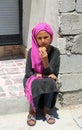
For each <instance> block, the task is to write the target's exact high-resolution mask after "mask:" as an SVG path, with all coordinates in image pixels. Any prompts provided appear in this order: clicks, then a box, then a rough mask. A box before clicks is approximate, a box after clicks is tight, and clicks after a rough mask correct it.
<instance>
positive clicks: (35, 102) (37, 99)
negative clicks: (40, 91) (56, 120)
mask: <svg viewBox="0 0 82 130" xmlns="http://www.w3.org/2000/svg"><path fill="white" fill-rule="evenodd" d="M40 96H41V95H39V96H37V97H35V98H34V99H33V100H34V105H35V108H36V109H37V108H38V103H39V99H40Z"/></svg>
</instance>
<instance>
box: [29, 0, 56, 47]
mask: <svg viewBox="0 0 82 130" xmlns="http://www.w3.org/2000/svg"><path fill="white" fill-rule="evenodd" d="M57 11H58V10H57V0H52V1H50V0H32V4H31V14H30V23H29V34H28V41H27V49H29V48H30V47H31V30H32V28H33V27H34V26H35V25H36V24H37V23H39V22H47V23H49V24H50V25H51V26H52V28H53V30H54V33H55V37H54V43H53V44H54V45H56V43H57V42H56V41H57V30H58V26H57V23H58V22H57V16H58V15H57V13H58V12H57Z"/></svg>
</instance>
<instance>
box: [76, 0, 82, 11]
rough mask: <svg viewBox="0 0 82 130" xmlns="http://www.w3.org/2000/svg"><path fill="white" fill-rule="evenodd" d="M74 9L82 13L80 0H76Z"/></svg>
mask: <svg viewBox="0 0 82 130" xmlns="http://www.w3.org/2000/svg"><path fill="white" fill-rule="evenodd" d="M76 11H77V12H80V13H82V0H77V2H76Z"/></svg>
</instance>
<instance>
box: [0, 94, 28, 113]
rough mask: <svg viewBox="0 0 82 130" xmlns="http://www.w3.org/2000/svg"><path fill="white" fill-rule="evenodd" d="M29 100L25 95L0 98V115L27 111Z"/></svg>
mask: <svg viewBox="0 0 82 130" xmlns="http://www.w3.org/2000/svg"><path fill="white" fill-rule="evenodd" d="M28 109H29V106H28V102H27V100H26V98H25V97H24V96H19V97H3V98H0V115H5V114H12V113H20V112H27V111H28Z"/></svg>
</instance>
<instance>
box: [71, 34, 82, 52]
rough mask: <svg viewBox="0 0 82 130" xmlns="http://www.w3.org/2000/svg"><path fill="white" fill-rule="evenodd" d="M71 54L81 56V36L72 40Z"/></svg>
mask: <svg viewBox="0 0 82 130" xmlns="http://www.w3.org/2000/svg"><path fill="white" fill-rule="evenodd" d="M71 53H75V54H82V35H80V36H76V37H75V38H74V43H73V47H72V50H71Z"/></svg>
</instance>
